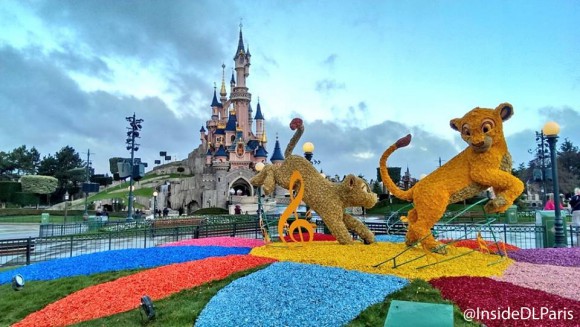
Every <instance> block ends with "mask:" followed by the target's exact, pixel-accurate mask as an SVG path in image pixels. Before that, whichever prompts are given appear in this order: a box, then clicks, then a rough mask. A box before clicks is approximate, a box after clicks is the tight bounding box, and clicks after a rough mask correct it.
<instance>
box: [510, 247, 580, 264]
mask: <svg viewBox="0 0 580 327" xmlns="http://www.w3.org/2000/svg"><path fill="white" fill-rule="evenodd" d="M510 257H513V258H514V259H515V260H517V261H524V262H529V263H537V264H541V265H554V266H565V267H580V248H578V247H577V248H559V249H554V248H547V249H522V250H520V251H516V252H514V253H512V254H510Z"/></svg>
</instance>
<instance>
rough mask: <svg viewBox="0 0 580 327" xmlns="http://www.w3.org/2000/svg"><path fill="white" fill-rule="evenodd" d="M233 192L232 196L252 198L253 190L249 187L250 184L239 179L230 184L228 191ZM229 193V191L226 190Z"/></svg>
mask: <svg viewBox="0 0 580 327" xmlns="http://www.w3.org/2000/svg"><path fill="white" fill-rule="evenodd" d="M231 189H233V190H234V195H237V196H253V195H254V188H253V187H252V186H251V185H250V182H249V181H248V180H247V179H245V178H243V177H240V178H238V179H236V180H235V181H233V182H232V183H231V184H230V190H231ZM228 191H229V190H228Z"/></svg>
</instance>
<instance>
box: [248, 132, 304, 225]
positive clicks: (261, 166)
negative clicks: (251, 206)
mask: <svg viewBox="0 0 580 327" xmlns="http://www.w3.org/2000/svg"><path fill="white" fill-rule="evenodd" d="M307 143H309V142H307ZM310 144H312V143H310ZM302 149H303V150H304V147H302ZM313 149H314V145H313V146H312V148H311V150H313ZM304 152H306V150H304ZM310 158H312V153H311V154H310ZM307 159H308V158H307ZM264 166H266V165H264V163H263V162H258V163H257V164H256V171H257V172H258V173H259V172H261V171H262V169H264ZM263 212H264V210H263V207H262V187H261V186H258V212H257V213H258V220H259V219H260V218H262V214H263Z"/></svg>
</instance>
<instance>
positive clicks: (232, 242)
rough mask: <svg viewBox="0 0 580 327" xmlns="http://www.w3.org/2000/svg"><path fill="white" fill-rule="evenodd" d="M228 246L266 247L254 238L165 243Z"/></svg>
mask: <svg viewBox="0 0 580 327" xmlns="http://www.w3.org/2000/svg"><path fill="white" fill-rule="evenodd" d="M188 245H195V246H227V247H245V248H255V247H258V246H262V245H264V241H262V240H256V239H252V238H239V237H210V238H192V239H189V240H183V241H179V242H171V243H165V244H163V245H161V246H162V247H163V246H188Z"/></svg>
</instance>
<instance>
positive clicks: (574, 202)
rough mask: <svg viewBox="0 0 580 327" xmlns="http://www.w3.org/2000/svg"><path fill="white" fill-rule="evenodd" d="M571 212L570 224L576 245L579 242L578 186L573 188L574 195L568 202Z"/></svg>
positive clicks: (579, 192) (579, 194)
mask: <svg viewBox="0 0 580 327" xmlns="http://www.w3.org/2000/svg"><path fill="white" fill-rule="evenodd" d="M569 205H570V211H571V212H572V226H573V227H574V228H575V232H576V245H578V244H580V187H576V188H575V189H574V196H572V198H571V199H570V202H569Z"/></svg>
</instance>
